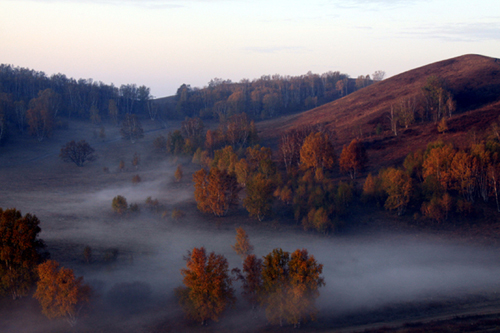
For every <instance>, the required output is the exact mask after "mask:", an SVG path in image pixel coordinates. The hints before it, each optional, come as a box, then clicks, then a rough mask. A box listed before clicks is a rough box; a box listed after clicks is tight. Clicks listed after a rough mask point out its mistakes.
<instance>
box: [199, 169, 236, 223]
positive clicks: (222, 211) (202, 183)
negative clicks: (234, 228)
mask: <svg viewBox="0 0 500 333" xmlns="http://www.w3.org/2000/svg"><path fill="white" fill-rule="evenodd" d="M193 181H194V187H195V191H194V196H195V199H196V203H197V206H198V209H199V210H200V211H202V212H205V213H212V214H214V215H215V216H218V217H221V216H225V215H226V214H227V213H228V211H229V208H230V207H231V206H233V205H235V204H237V203H238V192H239V191H240V187H239V186H238V182H237V180H236V176H235V175H232V174H228V173H227V172H226V171H223V170H222V171H221V170H219V169H218V168H215V167H214V168H211V169H210V172H208V173H207V172H206V171H205V169H201V170H199V171H197V172H195V173H194V175H193Z"/></svg>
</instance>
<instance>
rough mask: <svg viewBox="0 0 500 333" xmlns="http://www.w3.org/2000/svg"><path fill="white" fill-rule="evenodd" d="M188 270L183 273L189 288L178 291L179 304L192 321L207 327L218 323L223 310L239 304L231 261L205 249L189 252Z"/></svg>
mask: <svg viewBox="0 0 500 333" xmlns="http://www.w3.org/2000/svg"><path fill="white" fill-rule="evenodd" d="M186 261H187V268H183V269H182V270H181V273H182V276H183V277H184V278H183V282H184V285H185V287H179V288H177V289H176V294H177V296H178V297H179V302H180V304H181V306H182V307H183V309H184V311H185V313H186V316H187V317H188V318H189V319H192V320H196V321H199V322H201V324H202V325H206V324H207V321H208V320H209V319H211V320H215V321H217V320H218V319H219V317H220V316H221V315H222V313H223V311H224V310H225V309H226V308H227V307H228V306H229V305H231V304H233V303H234V302H235V297H234V290H233V288H232V287H231V285H232V280H231V278H230V276H229V269H228V263H227V259H226V258H225V257H224V256H223V255H220V254H215V253H214V252H211V253H210V254H209V255H208V256H207V253H206V251H205V248H203V247H201V248H194V249H193V251H188V256H187V258H186Z"/></svg>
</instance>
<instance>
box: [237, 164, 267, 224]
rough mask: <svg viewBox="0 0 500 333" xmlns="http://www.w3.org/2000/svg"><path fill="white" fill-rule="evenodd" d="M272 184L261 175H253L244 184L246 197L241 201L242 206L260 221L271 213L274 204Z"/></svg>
mask: <svg viewBox="0 0 500 333" xmlns="http://www.w3.org/2000/svg"><path fill="white" fill-rule="evenodd" d="M274 188H275V186H274V183H273V181H272V180H271V179H266V178H265V177H264V175H263V174H261V173H257V174H255V175H254V176H253V177H252V178H251V179H250V180H249V181H248V182H247V183H246V193H247V196H246V197H245V198H244V199H243V206H244V207H245V208H246V209H247V211H248V213H249V214H250V216H252V217H256V218H257V219H258V220H259V221H262V220H263V219H264V217H265V216H267V215H269V214H270V213H271V211H272V207H273V202H274V196H273V193H274Z"/></svg>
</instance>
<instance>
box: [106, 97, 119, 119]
mask: <svg viewBox="0 0 500 333" xmlns="http://www.w3.org/2000/svg"><path fill="white" fill-rule="evenodd" d="M108 113H109V117H110V118H111V120H112V121H113V123H114V124H115V125H118V107H117V106H116V101H115V100H114V99H110V100H109V102H108Z"/></svg>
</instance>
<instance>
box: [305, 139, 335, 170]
mask: <svg viewBox="0 0 500 333" xmlns="http://www.w3.org/2000/svg"><path fill="white" fill-rule="evenodd" d="M335 160H336V156H335V151H334V149H333V145H332V143H331V142H330V139H329V137H328V135H327V134H323V133H321V132H316V133H311V134H309V135H308V136H307V137H306V139H305V140H304V144H303V145H302V148H301V149H300V163H301V164H302V165H303V166H304V167H306V168H313V169H316V168H322V169H324V170H332V169H333V167H334V165H335Z"/></svg>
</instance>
